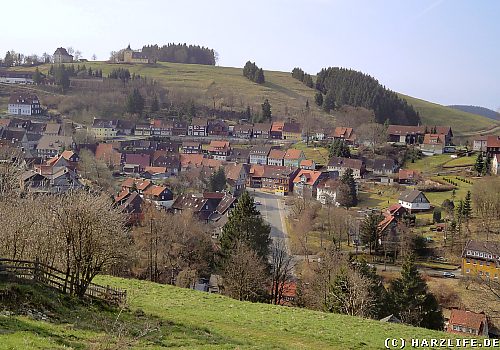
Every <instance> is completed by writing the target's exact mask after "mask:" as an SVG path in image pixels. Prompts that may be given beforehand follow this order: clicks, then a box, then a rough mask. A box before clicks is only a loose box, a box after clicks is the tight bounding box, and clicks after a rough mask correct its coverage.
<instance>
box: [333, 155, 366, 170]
mask: <svg viewBox="0 0 500 350" xmlns="http://www.w3.org/2000/svg"><path fill="white" fill-rule="evenodd" d="M328 166H334V167H341V168H350V169H358V170H361V168H362V167H363V162H362V161H361V160H359V159H353V158H343V157H332V158H330V160H329V161H328Z"/></svg>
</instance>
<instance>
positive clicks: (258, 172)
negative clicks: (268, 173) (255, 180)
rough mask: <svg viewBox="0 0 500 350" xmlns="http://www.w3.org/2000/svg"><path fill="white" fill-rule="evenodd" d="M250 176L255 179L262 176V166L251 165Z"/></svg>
mask: <svg viewBox="0 0 500 350" xmlns="http://www.w3.org/2000/svg"><path fill="white" fill-rule="evenodd" d="M250 174H251V175H252V176H256V177H262V176H264V166H263V165H256V164H252V166H251V167H250Z"/></svg>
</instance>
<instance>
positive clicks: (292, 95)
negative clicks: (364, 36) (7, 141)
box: [14, 62, 499, 134]
mask: <svg viewBox="0 0 500 350" xmlns="http://www.w3.org/2000/svg"><path fill="white" fill-rule="evenodd" d="M85 66H86V67H87V68H88V67H92V69H102V71H103V74H104V75H107V74H108V73H109V72H110V71H111V70H112V69H113V68H117V67H122V68H123V67H126V68H128V69H129V70H130V71H131V73H136V74H141V75H143V76H146V77H150V78H154V79H155V80H157V81H159V82H160V83H161V84H162V85H163V86H165V87H166V88H168V89H170V90H171V91H172V92H173V93H176V94H182V93H183V92H189V93H190V94H193V96H195V97H196V99H197V100H198V102H199V103H200V102H201V103H204V104H206V105H209V106H211V105H212V103H213V102H212V96H215V97H216V100H217V104H219V103H223V104H225V105H228V104H229V105H231V104H232V105H233V107H234V108H235V109H237V110H243V109H244V108H246V105H247V104H249V105H250V106H251V107H253V108H254V110H260V104H261V103H262V101H263V100H264V99H265V98H268V99H269V101H270V102H271V105H272V108H273V113H274V114H275V115H281V116H283V115H286V112H287V111H288V112H289V113H292V112H295V113H296V112H299V111H301V110H302V109H303V108H304V106H305V103H306V101H307V100H309V104H310V106H311V108H313V109H314V111H315V113H317V114H320V115H324V116H326V114H325V113H324V112H322V111H321V110H320V109H318V108H317V107H316V106H315V105H314V102H313V101H314V94H315V90H314V89H310V88H308V87H306V86H305V85H304V84H302V83H301V82H299V81H298V80H296V79H293V78H292V77H291V74H290V73H288V72H276V71H265V76H266V83H265V84H263V85H259V84H256V83H253V82H251V81H249V80H248V79H246V78H245V77H243V76H242V70H241V68H233V67H213V66H205V65H194V64H179V63H167V62H161V63H158V64H156V65H141V64H136V65H122V64H120V65H119V64H107V63H104V62H86V63H85ZM14 69H21V70H26V68H24V67H20V68H14ZM31 70H34V69H32V68H31ZM47 70H48V65H44V66H41V67H40V71H42V72H46V71H47ZM400 96H401V97H403V98H405V99H406V100H407V101H408V102H409V103H410V104H412V105H414V107H415V108H416V109H417V110H418V111H419V112H420V114H421V116H422V121H423V123H426V124H429V125H451V126H453V128H454V130H455V131H456V133H458V134H461V133H471V132H472V134H473V133H475V132H477V131H480V130H481V131H482V130H488V129H491V128H492V127H494V126H495V125H499V124H498V123H497V122H495V121H491V120H489V119H488V118H485V117H482V116H479V115H475V114H471V113H466V112H462V111H457V110H454V109H451V108H448V107H444V106H441V105H438V104H435V103H430V102H427V101H424V100H420V99H417V98H413V97H410V96H405V95H400Z"/></svg>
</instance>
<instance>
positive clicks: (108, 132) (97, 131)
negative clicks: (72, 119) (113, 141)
mask: <svg viewBox="0 0 500 350" xmlns="http://www.w3.org/2000/svg"><path fill="white" fill-rule="evenodd" d="M91 130H92V133H93V134H94V135H95V137H96V139H100V140H103V139H109V138H115V137H116V135H117V134H118V127H117V122H116V120H104V119H97V118H94V122H93V123H92V128H91Z"/></svg>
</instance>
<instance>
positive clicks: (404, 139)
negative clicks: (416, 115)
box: [387, 125, 453, 146]
mask: <svg viewBox="0 0 500 350" xmlns="http://www.w3.org/2000/svg"><path fill="white" fill-rule="evenodd" d="M429 133H431V134H442V135H444V140H445V142H444V143H445V146H446V145H449V144H450V143H451V139H452V137H453V131H452V130H451V127H449V126H434V127H429V126H425V125H420V126H411V125H389V126H388V128H387V135H388V141H389V142H395V143H403V144H407V145H412V144H420V143H422V141H423V136H424V135H425V134H429Z"/></svg>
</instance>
